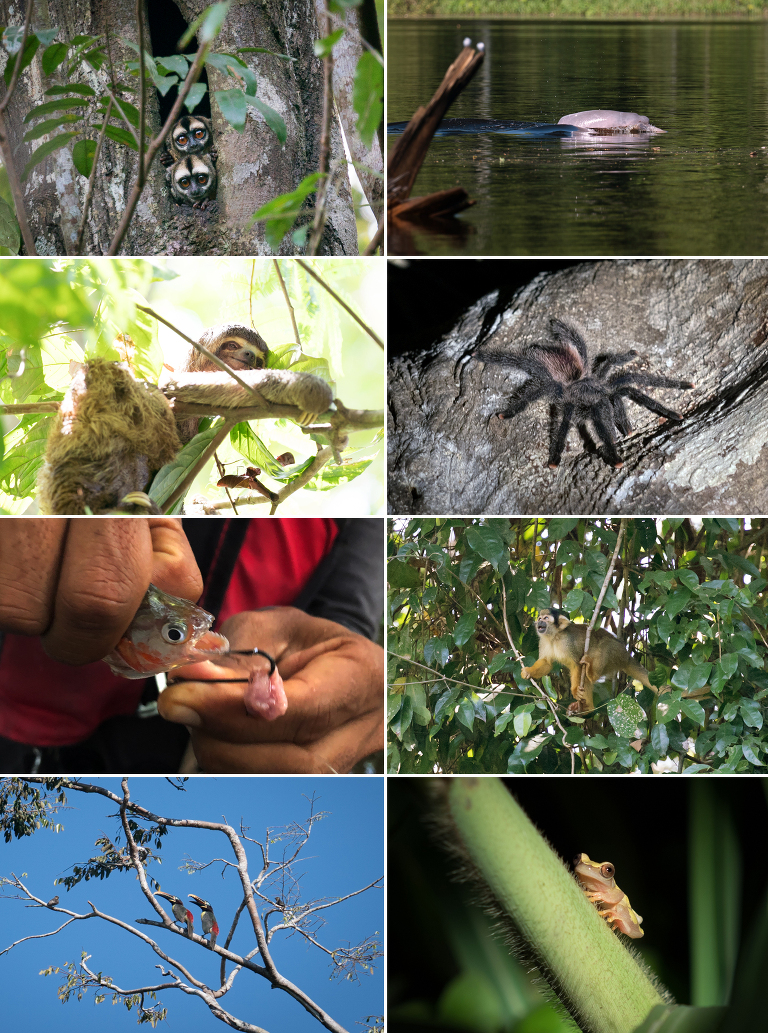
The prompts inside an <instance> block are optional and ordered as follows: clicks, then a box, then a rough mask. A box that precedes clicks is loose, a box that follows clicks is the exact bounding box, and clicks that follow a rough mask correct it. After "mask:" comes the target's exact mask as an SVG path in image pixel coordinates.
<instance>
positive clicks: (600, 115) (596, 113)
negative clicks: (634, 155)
mask: <svg viewBox="0 0 768 1033" xmlns="http://www.w3.org/2000/svg"><path fill="white" fill-rule="evenodd" d="M557 124H558V125H569V126H578V128H579V129H590V130H592V132H594V133H666V129H658V128H657V127H656V126H652V125H651V123H650V121H649V119H648V116H647V115H638V114H636V113H635V112H634V111H604V110H602V109H600V108H595V109H593V110H592V111H577V112H576V113H575V114H573V115H563V117H562V118H561V119H560V121H559V122H558V123H557Z"/></svg>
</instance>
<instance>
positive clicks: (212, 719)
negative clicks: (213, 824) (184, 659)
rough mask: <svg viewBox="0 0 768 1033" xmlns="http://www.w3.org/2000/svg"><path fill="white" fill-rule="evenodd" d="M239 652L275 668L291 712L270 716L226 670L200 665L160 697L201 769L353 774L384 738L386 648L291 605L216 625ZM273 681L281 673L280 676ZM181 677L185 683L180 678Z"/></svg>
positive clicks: (177, 678)
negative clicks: (267, 658)
mask: <svg viewBox="0 0 768 1033" xmlns="http://www.w3.org/2000/svg"><path fill="white" fill-rule="evenodd" d="M219 630H220V631H221V633H222V634H223V635H226V636H227V638H228V639H229V643H230V646H231V647H232V648H233V649H251V648H253V647H254V646H258V647H259V649H261V650H264V651H265V652H266V653H269V654H270V655H271V656H272V657H274V659H275V660H276V661H277V664H278V671H279V676H280V677H282V680H283V685H284V688H285V693H286V695H287V697H288V710H287V712H286V713H285V714H284V715H283V716H282V717H278V718H277V719H276V720H273V721H266V720H264V719H263V718H262V717H260V716H258V711H257V710H255V709H253V708H251V712H250V713H249V711H248V708H247V706H246V683H244V682H240V683H238V682H227V681H226V680H224V681H221V682H216V681H211V680H205V681H203V680H198V681H194V680H193V679H194V678H198V679H211V678H213V677H215V676H216V675H217V674H218V675H219V676H220V677H221V678H222V679H229V678H232V676H233V672H232V670H231V669H229V668H223V667H216V666H215V665H214V664H213V663H203V664H195V665H193V666H189V667H184V668H182V669H181V670H179V671H177V672H175V673H174V683H173V684H172V685H169V686H168V688H167V689H165V691H164V692H162V693H161V694H160V699H159V701H158V709H159V711H160V713H161V715H162V716H163V717H164V718H165V719H166V720H167V721H176V722H179V723H180V724H185V725H187V726H188V727H189V729H190V731H191V733H192V744H193V746H194V750H195V754H196V756H197V759H198V762H199V764H200V766H201V768H202V770H204V771H206V772H209V773H214V772H219V773H232V774H283V773H300V772H301V773H312V774H328V773H333V772H346V771H349V770H350V768H352V767H353V766H354V764H355V763H356V762H357V761H358V760H361V759H362V758H363V757H365V756H367V755H368V754H369V753H371V752H373V751H374V750H376V749H380V748H381V747H382V746H383V742H384V713H383V711H384V650H383V649H382V648H381V647H380V646H377V645H376V644H375V643H373V642H370V641H369V640H368V639H366V638H363V636H362V635H356V634H355V633H354V632H352V631H348V630H347V629H346V628H344V627H342V626H341V625H340V624H336V623H335V622H333V621H327V620H323V619H322V618H320V617H310V616H309V615H308V614H306V613H303V612H302V611H301V610H296V609H294V608H293V607H288V606H278V607H273V608H271V609H266V610H258V611H247V612H245V613H239V614H236V615H235V616H233V617H230V618H229V620H227V621H225V622H224V623H223V625H222V626H221V628H220V629H219ZM273 677H274V676H273ZM182 679H183V680H182Z"/></svg>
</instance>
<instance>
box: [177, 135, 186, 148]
mask: <svg viewBox="0 0 768 1033" xmlns="http://www.w3.org/2000/svg"><path fill="white" fill-rule="evenodd" d="M186 142H187V138H186V136H177V137H176V143H177V144H180V145H181V146H182V147H183V146H184V144H185V143H186Z"/></svg>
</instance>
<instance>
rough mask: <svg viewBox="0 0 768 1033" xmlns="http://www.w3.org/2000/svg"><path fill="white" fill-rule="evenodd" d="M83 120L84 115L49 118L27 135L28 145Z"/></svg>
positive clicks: (25, 137)
mask: <svg viewBox="0 0 768 1033" xmlns="http://www.w3.org/2000/svg"><path fill="white" fill-rule="evenodd" d="M82 118H83V116H82V115H59V117H58V118H47V119H46V120H45V121H44V122H39V123H38V124H37V125H36V126H34V128H32V129H30V130H29V132H27V133H25V134H24V139H25V141H27V143H29V141H30V140H39V139H40V137H41V136H45V135H46V134H47V133H52V132H53V131H54V130H55V129H61V127H62V126H63V125H69V124H71V123H73V122H81V121H82Z"/></svg>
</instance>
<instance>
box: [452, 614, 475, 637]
mask: <svg viewBox="0 0 768 1033" xmlns="http://www.w3.org/2000/svg"><path fill="white" fill-rule="evenodd" d="M475 624H477V612H476V611H473V610H468V611H467V612H466V613H465V614H462V616H461V617H460V618H459V619H458V621H457V622H456V627H455V628H454V629H453V641H454V642H455V643H456V645H457V646H463V645H465V644H466V643H467V642H469V640H470V639H471V638H472V634H473V632H474V630H475Z"/></svg>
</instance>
